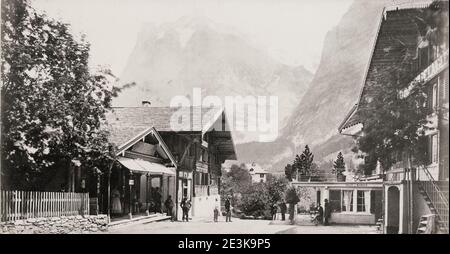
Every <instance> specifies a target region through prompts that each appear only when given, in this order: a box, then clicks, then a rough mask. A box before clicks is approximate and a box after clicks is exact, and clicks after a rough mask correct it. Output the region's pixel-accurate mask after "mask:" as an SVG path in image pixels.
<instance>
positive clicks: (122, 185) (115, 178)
mask: <svg viewBox="0 0 450 254" xmlns="http://www.w3.org/2000/svg"><path fill="white" fill-rule="evenodd" d="M118 162H119V163H117V166H116V167H114V168H113V170H112V172H111V179H110V183H111V209H110V213H111V217H112V218H113V219H114V218H121V217H124V216H128V217H129V218H132V217H133V216H141V215H149V214H151V213H163V212H166V209H165V207H164V206H163V204H164V200H166V199H167V197H168V196H169V195H172V196H174V194H175V193H174V190H173V187H171V185H173V183H174V178H175V170H174V168H173V167H166V166H165V165H162V164H158V163H153V162H149V161H145V160H142V159H133V158H126V157H119V158H118Z"/></svg>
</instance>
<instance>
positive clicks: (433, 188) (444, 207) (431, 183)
mask: <svg viewBox="0 0 450 254" xmlns="http://www.w3.org/2000/svg"><path fill="white" fill-rule="evenodd" d="M423 172H424V173H425V175H426V177H427V180H426V181H419V184H420V187H421V188H422V190H423V191H424V192H425V193H426V195H427V196H428V198H429V199H430V201H431V203H432V205H433V207H434V208H435V209H436V212H437V214H438V216H439V221H440V222H441V223H442V224H443V226H444V228H445V229H446V230H447V232H448V216H449V214H448V196H445V195H444V192H443V191H442V190H441V188H440V187H439V185H438V184H437V182H436V181H435V179H434V178H433V176H432V175H431V173H430V172H429V171H428V169H427V168H424V169H423Z"/></svg>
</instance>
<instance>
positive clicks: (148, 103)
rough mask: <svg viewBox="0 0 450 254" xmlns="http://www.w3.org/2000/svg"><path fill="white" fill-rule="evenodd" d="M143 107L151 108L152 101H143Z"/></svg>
mask: <svg viewBox="0 0 450 254" xmlns="http://www.w3.org/2000/svg"><path fill="white" fill-rule="evenodd" d="M141 104H142V107H149V106H150V105H151V104H152V103H151V102H150V101H142V102H141Z"/></svg>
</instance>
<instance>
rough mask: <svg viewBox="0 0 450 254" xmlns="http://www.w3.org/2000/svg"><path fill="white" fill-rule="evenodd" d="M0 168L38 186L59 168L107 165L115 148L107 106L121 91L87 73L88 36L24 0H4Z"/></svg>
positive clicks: (106, 76) (103, 73) (108, 79)
mask: <svg viewBox="0 0 450 254" xmlns="http://www.w3.org/2000/svg"><path fill="white" fill-rule="evenodd" d="M1 8H2V9H1V11H2V23H1V31H2V34H1V36H2V50H1V63H2V69H1V79H2V81H3V85H2V87H1V96H2V98H1V103H2V115H1V117H2V122H3V126H2V128H3V129H2V150H3V151H4V152H3V153H2V163H3V165H2V168H4V169H7V174H8V175H9V176H10V178H11V180H12V181H13V182H12V183H11V184H14V186H15V187H17V188H22V189H27V188H28V189H39V188H41V187H42V185H43V184H44V182H45V181H44V179H46V178H47V176H48V175H49V174H53V173H54V172H55V170H59V169H61V168H67V167H69V166H73V167H86V168H95V167H97V168H104V167H101V165H104V163H106V161H109V160H110V159H111V155H112V154H113V153H112V152H111V150H112V148H111V146H110V144H109V143H108V140H107V135H108V133H107V131H106V130H105V129H103V128H102V127H103V126H104V125H103V123H104V122H105V112H106V111H107V110H108V109H109V108H110V107H111V100H112V98H113V97H114V96H116V95H117V93H118V92H119V91H120V89H119V88H117V87H114V86H113V85H112V84H113V83H114V82H115V81H116V79H115V77H114V76H113V75H112V73H111V72H110V71H109V70H107V69H100V70H99V71H98V72H96V73H95V74H91V73H90V71H89V67H88V60H89V43H87V42H86V41H85V40H84V37H82V38H81V39H79V40H76V39H75V38H74V37H73V36H72V34H71V33H70V31H69V26H68V25H67V24H63V23H61V22H59V21H55V20H53V19H51V18H49V17H47V16H46V15H45V14H40V13H37V12H36V11H35V10H34V9H33V8H32V7H31V6H30V5H29V3H28V1H3V2H2V7H1Z"/></svg>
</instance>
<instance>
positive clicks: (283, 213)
mask: <svg viewBox="0 0 450 254" xmlns="http://www.w3.org/2000/svg"><path fill="white" fill-rule="evenodd" d="M286 211H287V206H286V202H285V201H284V199H282V200H281V204H280V212H281V220H282V221H284V220H285V219H286V217H285V214H286Z"/></svg>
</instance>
